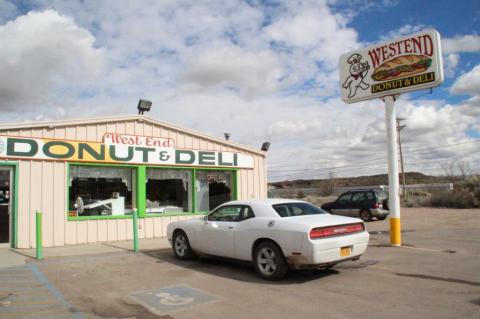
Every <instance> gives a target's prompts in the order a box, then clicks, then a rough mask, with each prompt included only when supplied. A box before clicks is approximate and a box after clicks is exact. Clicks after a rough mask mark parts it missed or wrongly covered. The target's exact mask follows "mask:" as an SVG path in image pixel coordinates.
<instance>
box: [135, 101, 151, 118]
mask: <svg viewBox="0 0 480 319" xmlns="http://www.w3.org/2000/svg"><path fill="white" fill-rule="evenodd" d="M151 107H152V102H151V101H147V100H139V101H138V105H137V108H138V114H141V115H143V112H148V111H150V108H151Z"/></svg>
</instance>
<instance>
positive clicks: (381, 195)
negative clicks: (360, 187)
mask: <svg viewBox="0 0 480 319" xmlns="http://www.w3.org/2000/svg"><path fill="white" fill-rule="evenodd" d="M375 194H377V198H378V201H382V200H384V199H387V198H388V193H387V192H386V191H384V190H375Z"/></svg>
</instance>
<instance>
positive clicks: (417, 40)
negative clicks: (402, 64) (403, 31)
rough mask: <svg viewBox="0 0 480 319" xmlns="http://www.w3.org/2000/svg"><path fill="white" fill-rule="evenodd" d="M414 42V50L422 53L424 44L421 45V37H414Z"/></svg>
mask: <svg viewBox="0 0 480 319" xmlns="http://www.w3.org/2000/svg"><path fill="white" fill-rule="evenodd" d="M411 40H412V42H413V51H414V52H415V53H422V45H421V42H420V41H421V37H418V38H412V39H411Z"/></svg>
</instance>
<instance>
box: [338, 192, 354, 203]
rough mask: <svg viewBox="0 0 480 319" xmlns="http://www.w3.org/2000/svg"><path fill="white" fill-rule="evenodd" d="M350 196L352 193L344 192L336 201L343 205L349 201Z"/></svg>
mask: <svg viewBox="0 0 480 319" xmlns="http://www.w3.org/2000/svg"><path fill="white" fill-rule="evenodd" d="M351 196H352V194H350V193H347V194H344V195H342V196H340V197H339V198H338V203H339V204H344V205H345V204H348V203H350V198H351Z"/></svg>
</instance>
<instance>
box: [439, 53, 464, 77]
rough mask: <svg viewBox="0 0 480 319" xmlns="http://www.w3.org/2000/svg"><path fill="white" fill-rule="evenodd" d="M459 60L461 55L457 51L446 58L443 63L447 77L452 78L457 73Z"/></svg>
mask: <svg viewBox="0 0 480 319" xmlns="http://www.w3.org/2000/svg"><path fill="white" fill-rule="evenodd" d="M459 61H460V55H458V54H456V53H451V54H449V55H447V56H446V57H445V58H444V60H443V63H444V69H445V76H446V77H450V78H451V77H453V76H454V75H455V69H456V68H457V65H458V62H459Z"/></svg>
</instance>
